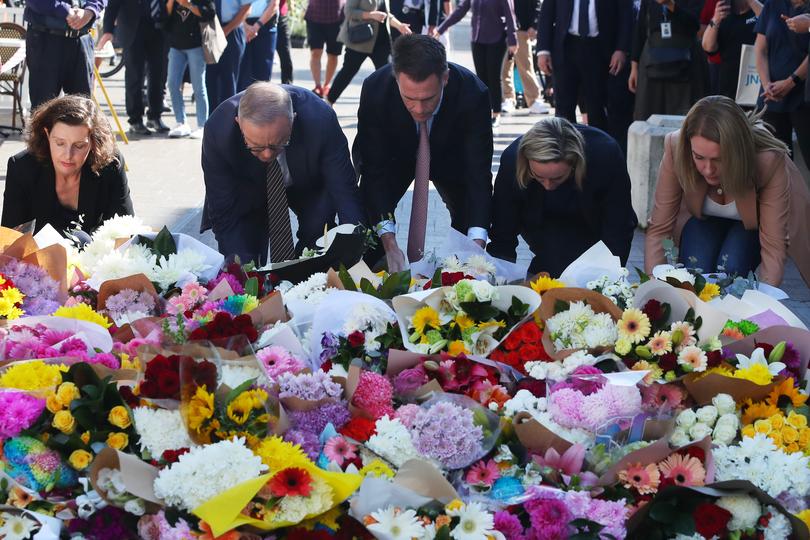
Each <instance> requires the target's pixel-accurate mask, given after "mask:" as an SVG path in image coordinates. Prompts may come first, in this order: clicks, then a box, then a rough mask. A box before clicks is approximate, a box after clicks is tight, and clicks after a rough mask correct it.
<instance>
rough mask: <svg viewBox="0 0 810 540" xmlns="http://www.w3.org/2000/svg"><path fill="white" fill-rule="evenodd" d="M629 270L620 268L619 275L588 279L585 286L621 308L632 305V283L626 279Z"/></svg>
mask: <svg viewBox="0 0 810 540" xmlns="http://www.w3.org/2000/svg"><path fill="white" fill-rule="evenodd" d="M628 275H629V272H628V271H627V268H622V269H621V273H620V274H619V277H618V278H616V279H611V277H610V276H607V275H605V276H601V277H599V278H597V279H594V280H592V281H589V282H588V283H587V284H586V285H585V287H586V288H588V289H590V290H592V291H596V292H598V293H599V294H601V295H603V296H606V297H608V298H609V299H610V301H611V302H613V303H614V304H616V305H617V306H619V308H621V309H628V308H632V307H633V285H632V284H631V283H630V282H629V281H628V280H627V276H628Z"/></svg>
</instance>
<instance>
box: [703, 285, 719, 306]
mask: <svg viewBox="0 0 810 540" xmlns="http://www.w3.org/2000/svg"><path fill="white" fill-rule="evenodd" d="M718 296H720V285H718V284H717V283H706V284H705V285H704V286H703V290H702V291H700V296H699V298H700V299H701V300H703V301H704V302H708V301H709V300H711V299H712V298H716V297H718Z"/></svg>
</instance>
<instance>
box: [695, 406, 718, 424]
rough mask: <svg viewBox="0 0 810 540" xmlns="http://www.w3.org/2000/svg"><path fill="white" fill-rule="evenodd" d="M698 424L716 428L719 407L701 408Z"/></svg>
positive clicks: (698, 411) (698, 412) (698, 414)
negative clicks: (701, 423)
mask: <svg viewBox="0 0 810 540" xmlns="http://www.w3.org/2000/svg"><path fill="white" fill-rule="evenodd" d="M695 414H696V415H697V419H698V422H703V423H704V424H706V425H707V426H714V423H715V422H716V421H717V407H715V406H714V405H706V406H704V407H701V408H699V409H698V410H697V411H696V413H695Z"/></svg>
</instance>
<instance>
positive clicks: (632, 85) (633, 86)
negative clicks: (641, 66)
mask: <svg viewBox="0 0 810 540" xmlns="http://www.w3.org/2000/svg"><path fill="white" fill-rule="evenodd" d="M627 88H628V89H629V90H630V91H631V92H633V93H634V94H635V93H636V90H637V89H638V62H632V63H631V64H630V77H629V78H628V79H627Z"/></svg>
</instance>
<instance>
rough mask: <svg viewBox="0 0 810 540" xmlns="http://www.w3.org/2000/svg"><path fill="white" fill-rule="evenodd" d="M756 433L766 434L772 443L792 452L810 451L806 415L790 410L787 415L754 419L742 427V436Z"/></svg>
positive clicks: (751, 435) (751, 436)
mask: <svg viewBox="0 0 810 540" xmlns="http://www.w3.org/2000/svg"><path fill="white" fill-rule="evenodd" d="M757 433H761V434H762V435H767V436H768V438H770V439H771V440H772V441H773V443H774V444H775V445H776V446H777V447H778V448H781V449H782V450H784V451H785V452H787V453H789V454H792V453H795V452H804V453H806V454H807V453H810V428H809V427H808V426H807V417H806V416H804V415H803V414H798V413H797V412H796V411H790V413H788V415H787V416H785V415H784V414H782V413H778V414H774V415H772V416H771V417H769V418H763V419H759V420H755V421H754V423H753V424H748V425H747V426H745V427H743V429H742V435H743V437H749V438H753V437H754V435H756V434H757Z"/></svg>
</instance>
